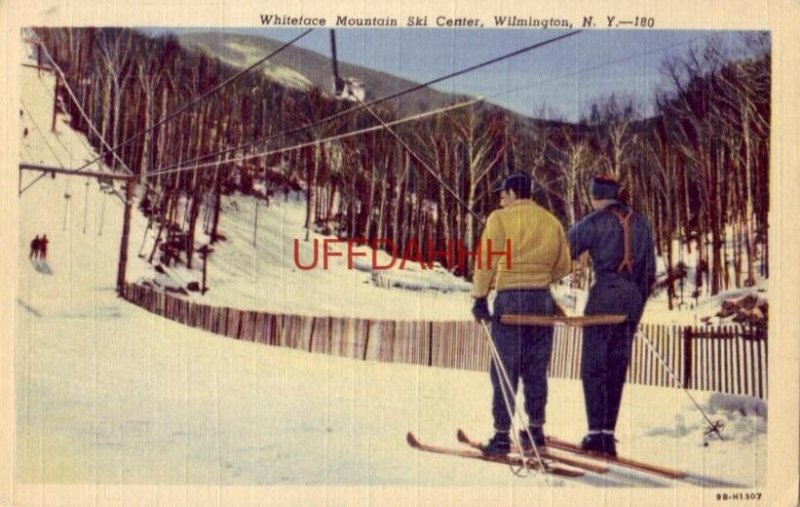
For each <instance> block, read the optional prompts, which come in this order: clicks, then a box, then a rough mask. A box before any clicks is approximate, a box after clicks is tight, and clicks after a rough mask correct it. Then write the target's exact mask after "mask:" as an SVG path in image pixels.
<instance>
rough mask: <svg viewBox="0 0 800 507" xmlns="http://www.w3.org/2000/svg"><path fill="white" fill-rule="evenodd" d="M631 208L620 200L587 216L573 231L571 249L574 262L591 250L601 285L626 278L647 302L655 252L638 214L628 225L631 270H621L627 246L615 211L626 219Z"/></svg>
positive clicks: (651, 282) (570, 238)
mask: <svg viewBox="0 0 800 507" xmlns="http://www.w3.org/2000/svg"><path fill="white" fill-rule="evenodd" d="M630 209H631V208H629V207H628V206H626V205H624V204H622V203H621V202H619V201H612V202H611V203H610V204H609V205H608V206H606V207H605V208H603V209H600V210H597V211H595V212H593V213H590V214H589V215H587V216H585V217H584V218H583V219H582V220H581V221H580V222H578V223H577V224H575V225H574V226H572V227H571V228H570V230H569V233H568V237H569V247H570V252H571V254H572V258H573V259H577V258H578V257H579V256H580V255H581V254H582V253H583V252H585V251H587V250H588V252H589V255H590V256H591V258H592V267H593V269H594V272H595V275H596V277H597V281H598V282H600V281H603V280H604V279H609V278H619V277H622V278H625V279H627V280H630V281H632V282H633V283H635V284H636V286H637V287H638V288H639V291H640V292H641V293H642V296H643V298H644V299H647V298H648V297H649V296H650V293H651V291H652V288H653V282H654V281H655V276H656V258H655V250H654V247H653V236H652V234H651V233H650V227H649V226H648V225H647V220H646V219H645V218H644V217H643V216H642V215H640V214H639V213H636V212H634V213H633V215H632V216H631V218H630V222H629V224H630V225H629V228H630V241H631V263H632V270H631V272H628V271H627V270H623V271H622V272H620V271H619V267H620V264H621V263H622V260H623V257H624V251H625V244H624V237H623V230H622V226H621V225H620V222H619V219H618V218H617V217H616V216H615V215H614V214H613V212H612V210H616V211H618V212H620V213H621V214H622V215H623V216H624V215H627V213H628V212H629V211H630Z"/></svg>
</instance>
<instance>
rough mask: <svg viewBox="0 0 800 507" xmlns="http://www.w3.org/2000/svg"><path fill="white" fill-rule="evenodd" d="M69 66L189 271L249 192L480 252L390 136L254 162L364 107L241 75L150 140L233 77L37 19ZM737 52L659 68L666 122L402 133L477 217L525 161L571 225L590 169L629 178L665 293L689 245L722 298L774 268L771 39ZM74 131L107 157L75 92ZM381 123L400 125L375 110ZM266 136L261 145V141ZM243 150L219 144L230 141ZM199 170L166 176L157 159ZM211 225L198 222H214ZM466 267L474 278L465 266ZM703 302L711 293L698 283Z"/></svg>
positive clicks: (479, 113)
mask: <svg viewBox="0 0 800 507" xmlns="http://www.w3.org/2000/svg"><path fill="white" fill-rule="evenodd" d="M35 31H36V33H37V35H38V36H39V38H40V39H41V40H42V42H43V44H44V45H45V46H46V47H47V49H48V51H49V52H50V53H51V54H52V55H53V57H54V59H55V60H56V61H57V63H58V64H59V65H60V66H61V67H62V68H63V69H64V71H65V73H66V75H67V79H68V85H69V86H70V87H71V88H72V89H73V90H74V91H75V92H76V95H77V96H78V97H79V99H80V100H81V101H82V107H83V108H84V109H85V110H86V111H87V113H88V115H89V116H90V117H91V119H92V121H93V123H94V124H95V125H97V126H98V128H99V130H100V132H101V133H102V135H103V136H104V137H105V139H106V140H107V141H108V142H109V143H110V144H111V145H112V146H117V145H119V144H120V143H123V142H125V141H127V140H129V139H130V138H132V137H133V136H137V137H135V138H134V139H131V140H130V141H129V142H127V143H125V144H124V145H123V146H122V148H120V149H119V150H118V153H119V155H120V157H121V158H122V160H124V161H125V163H126V164H127V165H128V166H129V167H131V168H133V169H134V170H135V171H138V174H139V183H140V191H139V192H138V195H139V196H140V208H141V209H142V211H143V212H145V213H146V214H148V215H149V216H150V218H151V224H152V229H151V230H153V231H155V234H156V241H155V242H154V243H155V244H152V245H151V250H150V252H149V259H150V260H151V261H155V260H156V256H157V255H159V254H160V257H159V259H160V260H161V261H162V262H164V261H166V262H183V263H185V264H186V265H187V266H188V267H192V265H193V261H194V257H195V255H196V248H195V247H196V243H197V229H198V223H199V224H202V227H204V228H205V232H206V233H208V234H209V236H210V238H211V241H212V242H213V241H217V240H221V239H223V238H224V231H220V230H219V214H220V212H221V204H222V200H223V196H224V195H230V194H231V193H233V192H239V193H243V194H247V195H251V196H253V197H255V198H257V199H259V200H260V201H261V202H262V203H263V204H267V205H268V204H269V201H270V199H271V198H274V196H275V195H276V194H277V193H281V192H282V193H283V194H284V195H287V194H288V192H289V191H290V190H303V191H304V192H305V201H306V224H305V226H306V227H305V232H303V233H301V234H303V235H304V236H305V237H306V238H308V232H309V231H311V230H316V231H319V232H323V233H326V234H334V235H337V236H339V237H347V238H360V239H364V240H366V241H371V240H375V239H379V238H380V239H383V240H390V241H392V242H393V243H394V244H395V245H398V246H399V247H400V248H401V251H402V249H404V248H405V247H407V246H408V245H412V246H411V249H410V251H409V252H406V253H407V254H408V255H412V256H416V255H420V256H422V257H423V258H427V257H428V255H430V254H431V252H432V251H433V252H435V256H436V257H437V259H438V260H444V259H445V258H446V251H447V248H448V245H450V246H452V245H454V244H460V245H462V247H463V248H467V249H468V248H470V247H471V246H472V245H474V244H475V241H476V240H477V238H478V237H479V235H480V232H481V227H480V224H479V223H476V220H475V218H474V217H473V216H472V215H471V214H470V213H468V212H466V210H465V209H464V208H463V207H462V206H460V205H459V204H458V202H457V200H456V199H455V198H454V197H453V196H452V195H451V194H450V193H449V192H447V191H446V190H445V189H444V188H443V187H442V186H441V185H439V184H438V183H437V182H436V181H435V180H434V179H433V178H432V177H431V176H430V175H429V174H428V173H427V171H426V170H424V169H423V167H421V165H420V163H419V162H418V161H417V159H416V158H415V157H412V156H411V155H410V154H409V153H408V152H406V150H405V149H403V148H402V147H401V146H400V145H399V144H398V143H397V142H396V140H395V139H394V138H393V137H392V136H390V135H389V134H388V133H387V132H385V131H380V130H379V131H374V132H371V133H368V134H365V135H361V136H356V137H349V138H344V139H341V140H337V141H330V142H324V143H320V144H316V145H310V146H306V147H304V148H301V149H298V150H294V151H288V152H284V153H281V154H277V155H265V156H261V157H255V158H249V159H247V160H237V159H238V158H240V157H241V156H243V155H251V154H258V153H263V152H265V151H267V150H270V149H276V148H281V147H286V146H292V145H295V144H298V143H302V142H307V141H314V140H319V139H325V138H328V137H330V136H333V135H337V134H342V133H345V132H348V131H352V130H356V129H359V128H364V127H367V126H372V125H375V124H376V122H375V120H374V118H372V116H371V115H370V114H368V113H367V112H365V111H360V112H357V113H351V114H347V115H342V116H340V117H338V118H337V119H335V120H334V121H330V122H326V123H323V124H321V125H320V126H318V127H315V128H313V129H310V130H305V131H302V132H300V133H298V134H293V135H289V136H280V135H277V134H280V133H283V132H286V131H291V130H294V129H297V128H298V127H302V126H304V125H308V124H312V123H315V122H317V121H318V120H321V119H323V118H326V117H328V116H330V115H332V114H334V113H337V112H340V111H342V110H343V109H346V108H349V107H351V106H352V104H351V103H341V102H337V101H335V100H332V99H331V97H329V96H328V95H326V94H325V93H323V92H321V91H320V90H318V89H315V88H309V89H307V90H297V89H289V88H284V87H283V86H281V85H279V84H277V83H274V82H271V81H269V80H268V79H267V78H266V77H265V76H264V75H263V74H259V73H258V72H257V71H254V72H251V73H250V74H248V75H245V76H243V77H241V78H240V79H238V80H236V81H235V82H233V83H232V84H230V85H229V86H227V87H226V88H224V90H223V91H221V92H218V93H216V94H214V95H212V96H210V97H209V98H208V99H207V100H205V101H202V102H200V103H199V104H197V105H196V106H195V107H192V108H190V109H188V110H187V111H186V112H185V113H183V114H180V115H179V116H177V117H176V118H174V119H172V120H170V121H168V122H166V123H164V124H163V125H160V126H158V127H156V128H155V129H152V130H151V131H149V132H147V133H145V134H143V135H138V134H139V133H140V132H141V131H142V130H143V129H144V127H146V126H147V125H152V124H154V123H156V122H158V121H159V120H161V119H164V118H166V117H167V116H168V115H170V114H171V113H172V112H174V111H176V110H178V109H179V108H180V107H181V106H183V105H184V104H187V103H188V102H190V101H191V100H193V99H194V98H196V97H197V96H199V95H201V94H202V93H203V92H205V91H206V90H209V89H211V88H212V87H214V86H215V85H217V84H219V83H220V82H222V81H223V80H225V79H227V78H229V77H230V76H231V75H233V73H234V72H236V70H235V69H233V68H231V67H229V66H227V65H226V64H224V63H222V62H220V61H219V60H216V59H212V58H209V57H208V56H205V55H203V54H198V53H193V52H189V51H187V50H185V49H183V48H181V47H180V45H179V43H178V41H177V40H176V39H175V38H174V37H171V36H162V37H152V38H151V37H146V36H144V35H142V34H139V33H137V32H134V31H131V30H127V29H96V28H68V29H44V28H39V29H36V30H35ZM742 40H743V42H744V45H745V46H746V48H747V50H748V51H747V52H743V53H741V54H734V53H732V52H731V50H729V49H726V48H725V46H724V44H722V42H720V41H718V40H714V39H712V40H711V41H710V42H708V43H707V44H706V45H705V46H704V47H702V48H699V49H693V50H690V51H688V52H687V53H686V54H685V55H684V56H683V57H680V58H673V59H670V60H667V61H664V62H663V75H664V82H663V87H662V90H661V91H660V92H659V93H658V94H657V96H656V97H654V104H655V107H654V111H655V113H654V115H652V116H651V117H648V118H644V117H643V114H642V110H643V109H644V106H643V105H642V104H641V103H637V102H636V101H634V100H632V99H628V98H624V97H617V96H614V95H610V96H609V97H607V98H605V99H602V100H597V101H596V102H595V103H594V104H591V105H590V107H589V108H588V111H587V114H586V115H585V117H584V118H583V119H582V120H581V121H580V122H578V123H567V122H564V121H542V120H531V119H529V118H524V117H521V116H517V115H514V114H511V113H509V112H507V111H504V110H501V109H500V108H497V107H494V106H491V105H480V106H472V107H470V108H464V109H460V110H454V111H450V112H447V113H442V114H439V115H436V116H432V117H429V118H426V119H424V120H419V121H415V122H410V123H405V124H402V125H399V126H397V127H396V131H397V133H398V134H399V135H400V136H401V137H402V138H403V139H405V140H406V142H407V143H409V144H410V145H411V146H412V148H413V150H414V152H415V154H416V155H417V156H419V157H421V158H422V160H424V161H425V162H426V164H427V165H428V166H429V167H431V168H433V169H434V170H435V171H436V172H437V174H438V175H439V177H440V178H442V180H443V181H444V182H445V183H446V184H447V185H448V186H449V187H450V188H452V189H453V191H454V192H455V193H456V194H457V195H458V196H459V197H460V198H461V199H462V200H463V201H464V202H466V203H467V204H468V205H469V206H470V207H471V208H472V209H473V210H475V211H476V212H477V213H478V214H480V215H484V216H485V215H486V214H488V212H489V211H491V210H492V209H493V208H494V207H495V206H496V197H495V196H492V195H491V194H490V192H489V189H490V188H491V185H493V184H494V183H496V182H497V181H498V179H499V178H501V177H502V176H503V175H504V174H507V173H508V172H511V171H515V170H524V171H527V172H529V173H531V175H532V176H533V178H534V181H535V187H536V199H537V201H538V202H540V203H541V204H542V205H544V206H545V207H547V208H549V209H551V210H552V211H553V212H554V213H556V214H557V215H558V216H559V217H561V218H562V220H563V221H564V224H565V226H569V225H571V224H573V223H575V222H576V221H577V220H579V219H580V217H582V216H583V215H584V214H585V213H587V212H588V211H589V205H588V198H587V194H586V183H587V182H588V179H589V178H590V176H591V175H592V174H595V173H600V172H602V173H607V174H613V175H614V176H616V177H618V178H619V179H620V181H621V182H622V184H623V187H624V189H625V197H626V199H627V200H628V201H629V202H630V203H631V204H632V205H634V206H635V207H636V208H638V209H640V210H641V211H642V212H644V213H645V215H646V216H647V217H648V218H649V219H650V220H651V223H652V226H653V229H654V231H655V234H656V238H657V246H658V253H659V255H661V256H662V257H663V258H664V260H665V265H666V266H667V272H666V273H665V275H666V276H665V283H664V286H665V287H666V290H667V291H668V293H669V295H670V304H672V301H673V298H683V296H684V295H683V294H681V293H680V292H679V290H678V289H677V288H676V283H677V284H680V281H681V280H682V278H683V277H684V276H686V266H685V263H684V262H685V259H684V254H685V253H686V252H688V253H693V254H696V255H698V258H699V262H698V265H697V269H696V277H697V278H696V285H697V286H698V287H703V288H704V289H703V290H706V291H707V292H708V293H709V294H716V293H718V292H719V291H722V290H725V289H728V288H733V287H742V286H749V285H753V284H754V283H755V281H756V279H757V278H758V277H766V276H768V262H767V260H768V251H767V247H768V243H767V236H768V234H767V232H768V223H767V216H768V210H769V194H768V188H769V138H770V136H769V134H770V83H771V57H770V54H771V53H770V46H769V44H770V41H769V38H768V35H765V34H751V35H748V36H743V39H742ZM63 102H64V103H65V104H68V111H67V112H68V113H69V114H70V117H71V122H72V126H73V128H76V129H79V130H82V131H84V132H86V133H87V138H89V140H90V142H92V144H93V145H94V146H95V147H96V149H97V150H98V153H103V154H105V156H104V161H105V162H106V163H107V164H109V165H110V166H112V167H113V166H114V164H115V163H116V162H115V159H114V158H113V157H112V156H111V155H110V154H108V153H107V151H105V152H104V151H103V148H102V146H101V144H100V142H99V140H98V139H97V138H96V136H94V135H92V134H91V131H90V130H89V129H88V127H87V125H86V124H85V122H84V120H83V119H82V118H81V116H80V114H78V113H77V111H76V110H74V109H75V106H74V105H73V104H72V102H71V101H69V100H64V101H63ZM376 113H377V114H378V115H379V116H381V118H382V119H383V120H384V121H391V120H393V119H397V118H398V112H397V111H396V110H394V109H393V108H392V107H391V106H387V105H381V106H377V107H376ZM263 139H267V140H266V141H265V142H260V143H257V144H252V145H251V143H253V142H254V141H258V140H263ZM240 145H245V146H247V147H246V148H241V149H239V150H235V151H230V152H228V153H226V154H223V155H215V154H216V153H218V152H220V151H221V150H225V149H228V148H231V147H234V146H240ZM175 166H180V167H184V168H185V170H183V171H180V172H168V173H165V174H159V172H158V171H159V170H160V169H164V168H169V167H175ZM201 218H202V220H201ZM454 271H455V272H457V273H458V274H461V275H464V276H469V266H456V267H455V268H454ZM694 296H697V294H695V295H694Z"/></svg>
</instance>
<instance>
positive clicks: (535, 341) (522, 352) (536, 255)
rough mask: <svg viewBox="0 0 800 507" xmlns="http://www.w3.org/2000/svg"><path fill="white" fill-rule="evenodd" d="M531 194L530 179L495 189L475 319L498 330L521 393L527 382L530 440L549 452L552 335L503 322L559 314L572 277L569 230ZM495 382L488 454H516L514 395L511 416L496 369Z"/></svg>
mask: <svg viewBox="0 0 800 507" xmlns="http://www.w3.org/2000/svg"><path fill="white" fill-rule="evenodd" d="M531 190H532V189H531V179H530V176H528V175H527V174H524V173H515V174H511V175H509V176H507V177H506V178H505V179H503V181H502V183H501V184H500V185H499V186H498V187H497V188H495V189H494V191H495V192H500V207H501V209H499V210H496V211H494V212H492V213H491V214H490V215H489V218H488V219H487V222H486V227H485V229H484V231H483V235H482V237H481V241H480V243H479V245H478V251H477V255H476V258H475V273H474V277H473V282H472V297H473V298H475V301H474V305H473V308H472V313H473V315H474V316H475V319H476V320H478V321H487V322H490V323H491V329H492V340H493V341H494V343H495V346H496V348H497V351H498V353H499V355H500V358H501V360H502V362H503V366H504V367H505V370H506V372H507V373H508V376H509V380H510V381H511V385H512V386H513V387H514V391H515V392H516V389H517V385H518V384H519V380H520V379H521V380H522V384H523V392H524V394H525V411H526V413H527V414H528V419H529V424H530V427H529V430H530V434H531V435H532V436H533V439H534V443H535V444H536V445H537V446H542V445H544V432H543V430H542V426H543V425H544V422H545V404H546V403H547V365H548V363H549V362H550V354H551V352H552V350H553V328H552V327H549V326H547V327H541V326H516V325H507V324H501V323H500V317H501V316H502V315H504V314H529V315H553V314H554V312H555V303H554V301H553V298H552V296H551V295H550V289H549V285H550V284H551V283H552V282H553V281H555V280H557V279H559V278H561V277H563V276H565V275H567V274H568V273H569V272H570V268H571V260H570V253H569V246H568V245H569V244H568V242H567V238H566V234H565V233H564V228H563V227H562V226H561V223H560V222H559V221H558V219H557V218H556V217H555V216H553V215H552V214H551V213H550V212H549V211H547V210H546V209H544V208H542V207H541V206H539V205H538V204H536V203H535V202H534V201H533V200H532V199H531ZM498 252H502V253H500V254H498ZM490 253H491V255H490ZM487 261H489V262H487ZM492 288H494V290H495V291H496V292H497V294H496V297H495V300H494V314H490V313H489V305H488V301H487V296H488V294H489V292H490V290H491V289H492ZM490 377H491V380H492V386H493V388H494V395H493V399H492V416H493V417H494V429H495V435H494V436H493V437H492V438H491V439H490V440H489V442H488V444H486V445H483V446H482V449H483V452H484V454H487V455H504V454H507V453H508V452H509V450H510V438H509V431H510V428H511V417H512V415H513V411H514V409H515V407H514V397H515V393H506V397H507V399H508V400H509V401H510V405H511V406H510V409H511V411H512V413H509V412H508V410H507V409H506V405H505V402H504V396H503V391H502V389H503V387H502V383H501V380H500V378H499V377H498V371H497V368H496V365H495V364H494V362H493V363H492V366H491V369H490ZM521 436H522V442H521V443H522V445H523V447H527V448H531V447H532V445H531V442H530V439H529V438H528V433H527V432H525V431H523V432H522V435H521Z"/></svg>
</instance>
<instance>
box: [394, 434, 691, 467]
mask: <svg viewBox="0 0 800 507" xmlns="http://www.w3.org/2000/svg"><path fill="white" fill-rule="evenodd" d="M456 436H457V438H458V441H459V442H461V443H463V444H467V445H468V446H469V448H464V449H451V448H446V447H439V446H435V445H429V444H424V443H422V442H420V441H419V440H417V438H416V437H415V436H414V434H413V433H411V432H409V433H408V435H407V436H406V440H407V441H408V444H409V445H410V446H411V447H412V448H414V449H417V450H419V451H425V452H432V453H436V454H445V455H448V456H458V457H462V458H471V459H478V460H482V461H489V462H493V463H502V464H506V465H510V466H514V467H525V466H526V465H527V467H528V468H530V469H532V470H537V471H544V472H547V473H552V474H554V475H560V476H563V477H573V478H574V477H581V476H583V475H584V474H585V473H586V472H592V473H597V474H604V473H606V472H608V471H609V467H608V464H613V465H617V466H621V467H625V468H630V469H633V470H637V471H640V472H646V473H652V474H655V475H658V476H661V477H665V478H668V479H683V478H685V477H686V475H687V474H686V473H685V472H681V471H679V470H673V469H669V468H664V467H660V466H657V465H651V464H649V463H644V462H641V461H636V460H632V459H629V458H622V457H614V456H609V455H604V454H596V453H592V452H589V451H584V450H583V449H581V448H580V447H579V446H577V445H575V444H573V443H570V442H566V441H564V440H560V439H558V438H555V437H547V438H546V445H545V447H544V448H539V456H540V457H541V461H540V460H538V459H536V457H534V456H531V455H530V453H521V452H519V449H512V451H513V453H511V454H508V455H505V456H486V455H484V454H483V452H481V450H480V443H479V442H477V441H474V440H471V439H470V438H469V437H468V436H467V434H466V433H464V432H463V431H462V430H460V429H459V430H458V433H457V435H456ZM542 467H544V469H543V468H542Z"/></svg>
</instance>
